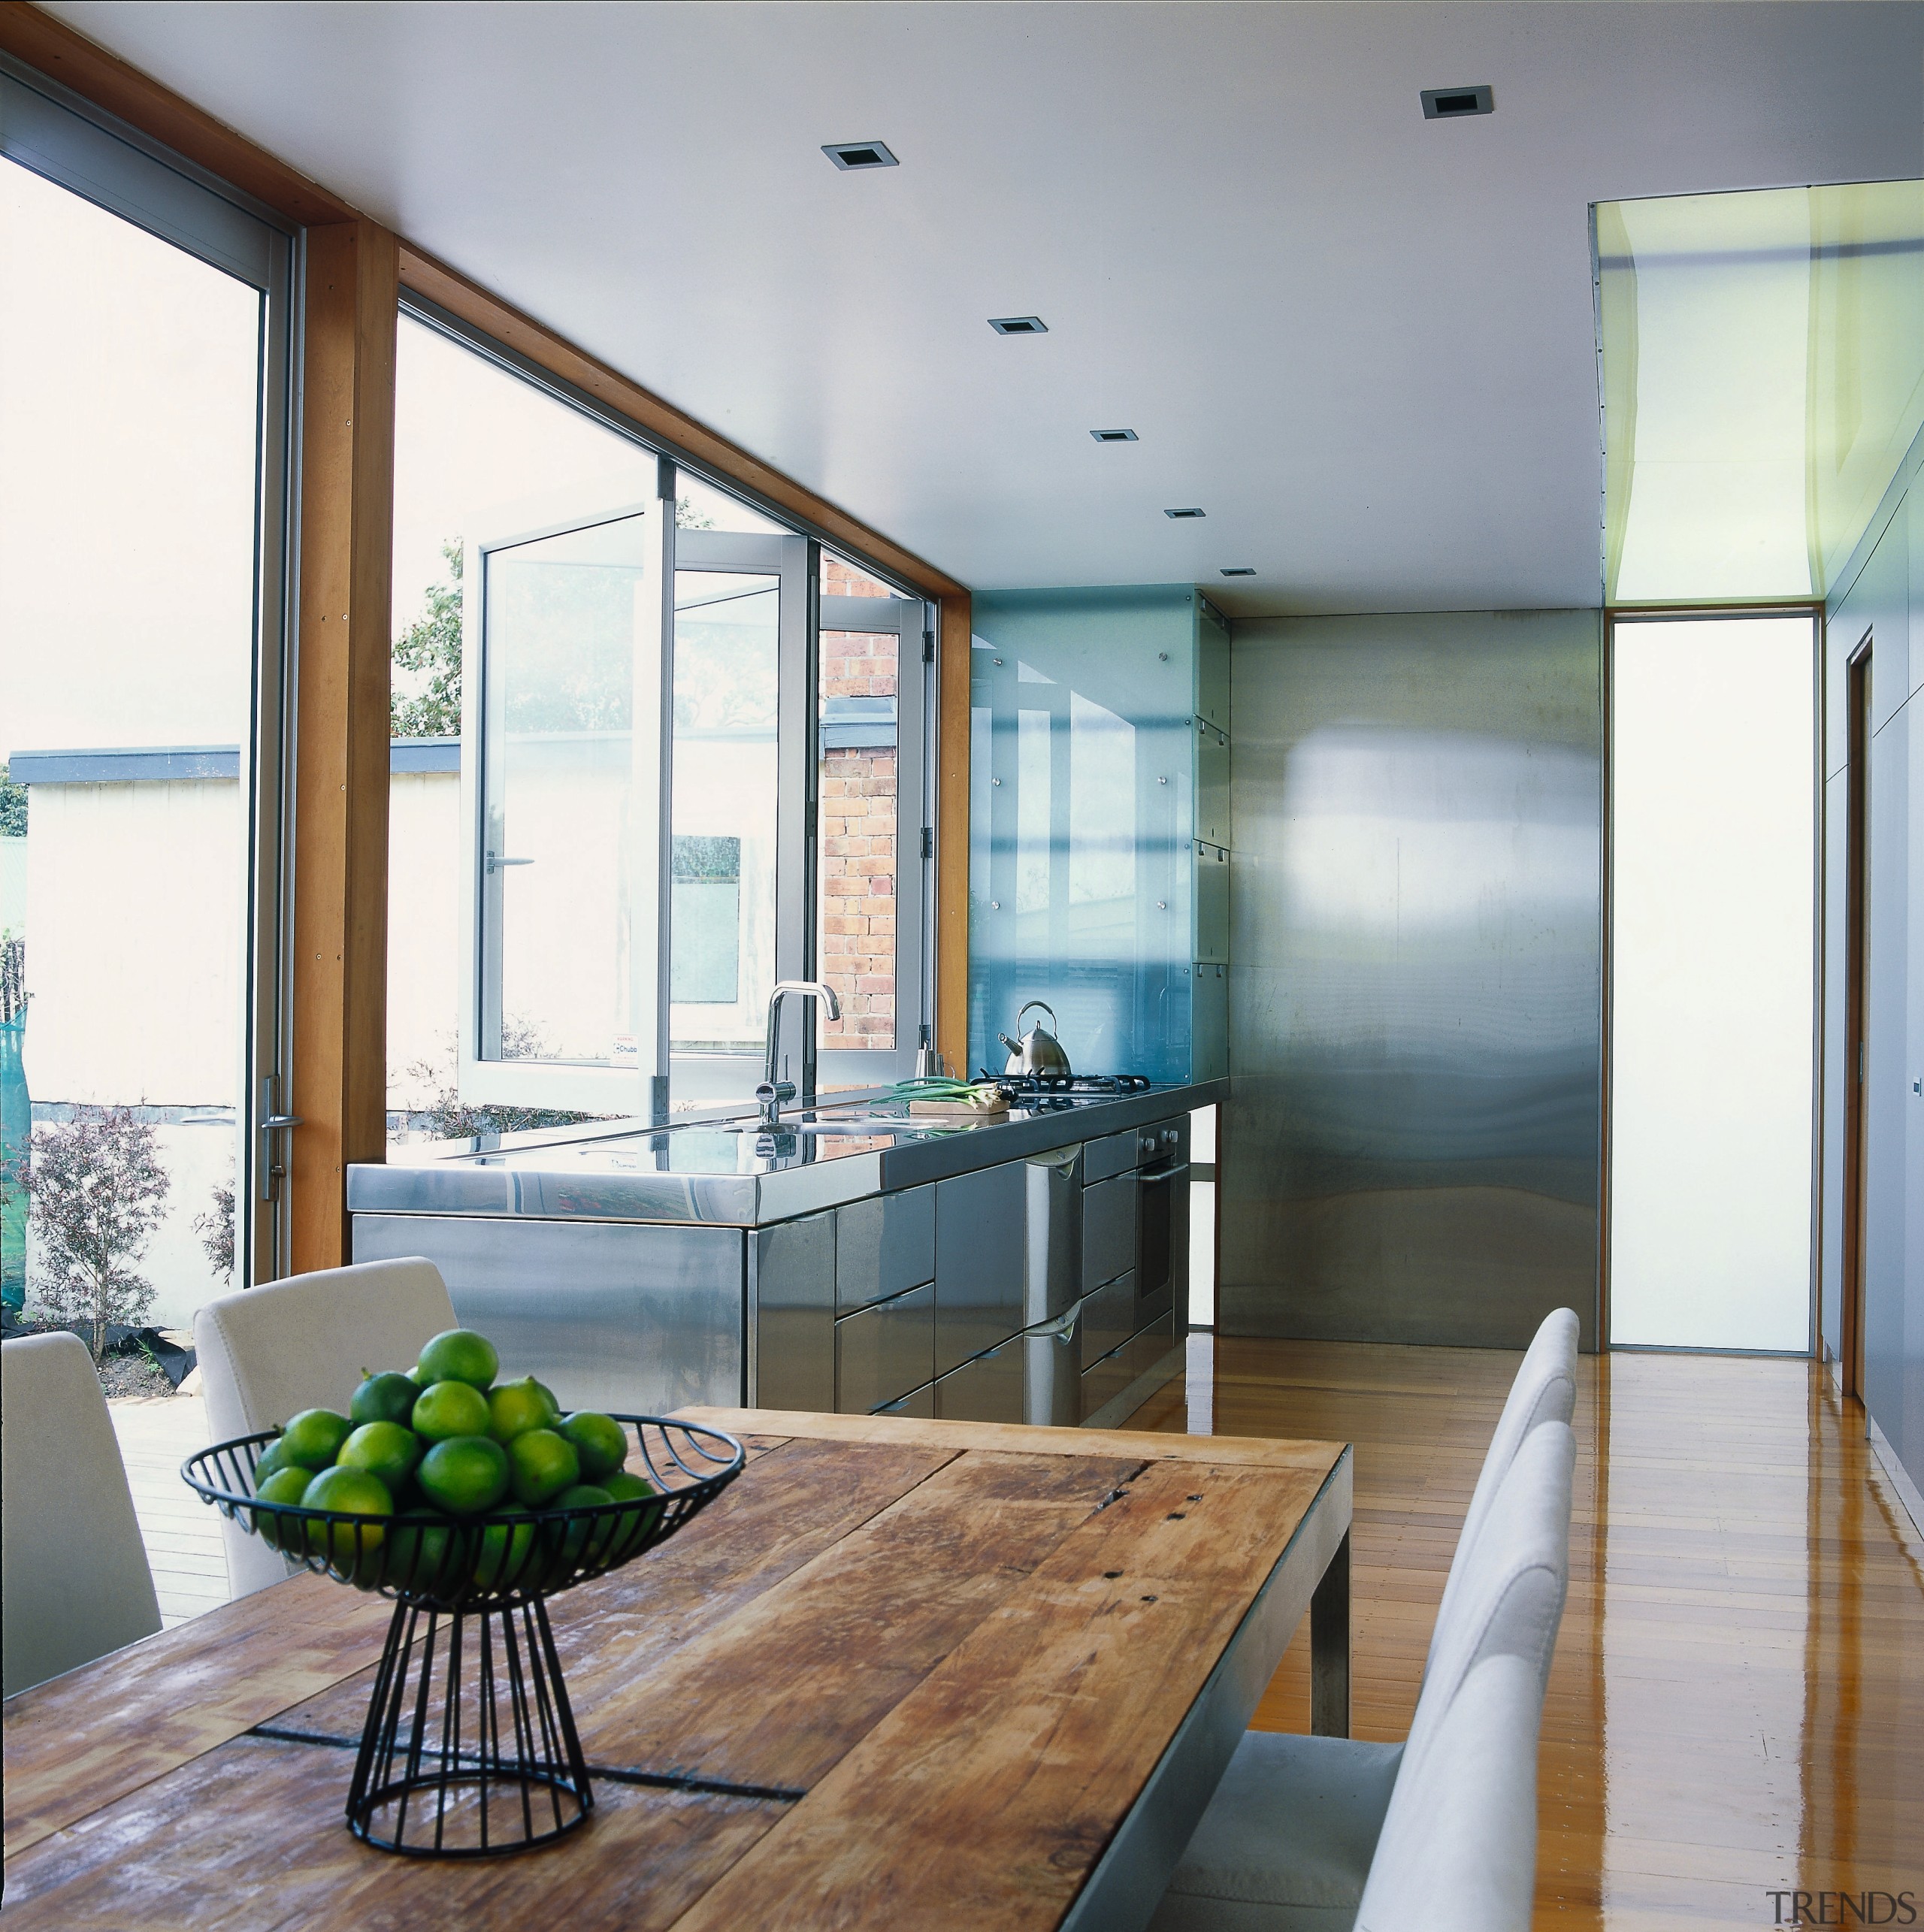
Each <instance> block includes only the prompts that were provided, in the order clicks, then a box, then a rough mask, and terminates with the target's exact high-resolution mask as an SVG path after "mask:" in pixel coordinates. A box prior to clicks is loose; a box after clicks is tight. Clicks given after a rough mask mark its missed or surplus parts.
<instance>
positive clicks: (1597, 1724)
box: [1129, 1335, 1924, 1932]
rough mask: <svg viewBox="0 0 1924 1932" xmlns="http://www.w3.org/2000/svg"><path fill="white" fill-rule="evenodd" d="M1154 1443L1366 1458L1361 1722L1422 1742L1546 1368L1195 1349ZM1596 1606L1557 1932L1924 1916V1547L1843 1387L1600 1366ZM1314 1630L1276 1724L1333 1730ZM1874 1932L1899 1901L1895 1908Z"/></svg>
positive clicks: (1718, 1359) (1281, 1696)
mask: <svg viewBox="0 0 1924 1932" xmlns="http://www.w3.org/2000/svg"><path fill="white" fill-rule="evenodd" d="M1519 1359H1520V1357H1519V1356H1517V1355H1514V1354H1510V1353H1502V1352H1499V1351H1496V1350H1475V1349H1451V1348H1405V1347H1387V1346H1378V1345H1375V1344H1363V1343H1342V1342H1307V1341H1261V1340H1242V1339H1235V1338H1222V1339H1221V1340H1218V1339H1216V1338H1212V1337H1210V1336H1208V1335H1194V1336H1192V1337H1191V1338H1190V1365H1189V1374H1188V1377H1187V1386H1185V1383H1184V1380H1181V1379H1178V1380H1176V1381H1175V1382H1173V1383H1170V1384H1169V1386H1168V1387H1167V1388H1166V1389H1163V1390H1162V1391H1160V1392H1158V1394H1157V1395H1155V1396H1154V1397H1153V1398H1151V1401H1149V1402H1148V1404H1145V1406H1144V1407H1142V1409H1141V1410H1138V1412H1137V1413H1136V1415H1134V1416H1132V1417H1131V1418H1130V1423H1129V1426H1130V1427H1131V1428H1134V1429H1169V1430H1188V1431H1191V1432H1196V1433H1206V1432H1215V1433H1217V1434H1221V1435H1280V1436H1308V1437H1316V1438H1326V1439H1339V1440H1343V1441H1351V1442H1353V1443H1354V1444H1355V1445H1356V1462H1355V1473H1356V1519H1355V1528H1354V1533H1353V1535H1354V1540H1353V1545H1352V1550H1353V1559H1352V1560H1353V1562H1354V1586H1353V1587H1354V1600H1353V1601H1354V1700H1355V1717H1354V1728H1355V1733H1356V1734H1357V1736H1358V1737H1376V1738H1397V1737H1402V1736H1403V1735H1404V1734H1405V1733H1406V1731H1408V1726H1409V1721H1410V1716H1411V1712H1412V1710H1414V1707H1415V1702H1416V1695H1417V1686H1418V1684H1419V1682H1420V1677H1421V1674H1422V1668H1423V1656H1424V1653H1425V1652H1426V1649H1427V1648H1428V1646H1429V1633H1430V1628H1431V1625H1432V1622H1433V1621H1434V1619H1435V1612H1436V1604H1437V1601H1438V1598H1439V1597H1440V1596H1441V1593H1442V1588H1443V1579H1444V1577H1445V1574H1446V1572H1447V1571H1448V1568H1449V1564H1450V1559H1451V1555H1452V1553H1454V1550H1455V1547H1456V1538H1457V1530H1458V1528H1460V1525H1461V1524H1462V1522H1463V1513H1464V1511H1465V1510H1466V1508H1467V1507H1468V1505H1469V1498H1470V1492H1471V1490H1472V1488H1473V1487H1474V1486H1475V1482H1476V1477H1477V1472H1478V1469H1479V1468H1481V1463H1482V1459H1483V1453H1484V1447H1485V1446H1486V1445H1487V1443H1488V1441H1489V1438H1490V1432H1491V1430H1492V1429H1493V1428H1494V1427H1495V1425H1496V1417H1497V1415H1498V1413H1499V1410H1501V1409H1502V1404H1503V1398H1504V1396H1505V1393H1506V1392H1508V1387H1509V1384H1510V1380H1511V1377H1512V1376H1513V1375H1514V1374H1515V1372H1516V1367H1517V1362H1518V1360H1519ZM1575 1429H1576V1435H1577V1450H1578V1459H1577V1472H1576V1489H1575V1511H1574V1522H1573V1526H1572V1542H1571V1571H1570V1595H1569V1604H1568V1607H1567V1608H1566V1610H1565V1613H1564V1618H1563V1625H1562V1631H1561V1632H1560V1634H1559V1640H1558V1643H1557V1648H1556V1657H1555V1660H1554V1662H1553V1666H1552V1669H1551V1673H1550V1690H1549V1695H1548V1698H1547V1701H1546V1703H1545V1706H1544V1722H1543V1737H1542V1746H1541V1755H1540V1758H1539V1759H1538V1820H1539V1836H1538V1861H1537V1909H1536V1918H1535V1923H1536V1925H1537V1927H1538V1928H1539V1932H1545V1929H1546V1928H1555V1932H1591V1928H1608V1932H1669V1928H1671V1927H1679V1928H1681V1927H1725V1926H1728V1927H1760V1926H1768V1925H1772V1924H1779V1923H1781V1924H1790V1923H1792V1922H1793V1920H1792V1912H1793V1909H1794V1908H1793V1906H1792V1903H1791V1901H1790V1900H1788V1899H1786V1900H1781V1901H1779V1900H1773V1898H1772V1897H1771V1894H1772V1893H1773V1892H1774V1891H1805V1892H1808V1893H1810V1894H1812V1897H1811V1900H1810V1901H1809V1903H1808V1904H1807V1905H1806V1906H1805V1907H1804V1911H1805V1913H1806V1914H1807V1915H1814V1913H1815V1912H1817V1910H1818V1909H1819V1908H1820V1898H1819V1897H1818V1895H1819V1894H1823V1893H1829V1894H1832V1898H1831V1900H1830V1902H1829V1905H1828V1906H1826V1907H1825V1908H1824V1909H1826V1910H1827V1911H1828V1912H1829V1914H1830V1916H1829V1918H1825V1919H1823V1920H1819V1919H1817V1918H1815V1917H1814V1916H1807V1917H1806V1918H1805V1921H1804V1922H1806V1923H1829V1924H1836V1923H1839V1922H1846V1923H1850V1924H1856V1923H1857V1922H1858V1920H1857V1918H1856V1916H1855V1915H1854V1914H1853V1915H1851V1916H1850V1917H1848V1918H1841V1915H1842V1914H1843V1913H1844V1910H1845V1908H1844V1906H1843V1905H1842V1904H1841V1902H1840V1901H1838V1900H1837V1898H1836V1897H1835V1894H1838V1893H1840V1892H1846V1893H1849V1894H1851V1899H1852V1904H1853V1906H1856V1904H1857V1903H1859V1900H1861V1898H1862V1894H1864V1893H1865V1892H1867V1891H1871V1892H1877V1891H1882V1892H1885V1893H1892V1894H1895V1893H1902V1892H1906V1891H1907V1892H1909V1893H1910V1894H1913V1898H1914V1900H1915V1901H1916V1908H1915V1909H1916V1913H1917V1918H1916V1921H1907V1919H1906V1918H1905V1916H1904V1912H1902V1911H1901V1909H1896V1910H1893V1911H1892V1919H1894V1922H1895V1923H1898V1924H1904V1923H1906V1922H1919V1923H1924V1538H1920V1537H1919V1533H1918V1529H1917V1526H1916V1525H1914V1524H1913V1523H1912V1522H1911V1521H1910V1517H1909V1516H1907V1514H1906V1513H1905V1510H1904V1505H1903V1504H1902V1503H1901V1501H1899V1500H1898V1498H1897V1496H1896V1495H1895V1494H1894V1493H1893V1492H1892V1490H1891V1489H1890V1488H1889V1485H1888V1484H1887V1483H1886V1481H1885V1480H1884V1478H1883V1475H1882V1473H1881V1472H1880V1470H1879V1469H1878V1468H1877V1464H1876V1462H1875V1460H1874V1458H1873V1457H1872V1456H1871V1453H1870V1450H1869V1447H1868V1444H1867V1443H1866V1442H1865V1440H1864V1420H1863V1411H1862V1409H1861V1408H1860V1407H1859V1406H1858V1404H1856V1402H1854V1401H1850V1402H1846V1401H1841V1400H1840V1398H1838V1395H1837V1394H1836V1392H1835V1388H1834V1386H1833V1385H1832V1383H1831V1381H1830V1380H1829V1376H1828V1374H1826V1371H1824V1370H1823V1369H1821V1368H1817V1367H1816V1366H1814V1365H1812V1364H1811V1363H1808V1362H1798V1361H1784V1360H1772V1359H1759V1358H1756V1357H1740V1356H1684V1355H1638V1354H1629V1353H1625V1354H1617V1355H1610V1356H1584V1357H1583V1358H1582V1360H1581V1364H1580V1365H1579V1374H1578V1402H1577V1413H1576V1416H1575ZM1254 1722H1255V1724H1256V1725H1257V1728H1262V1729H1268V1730H1278V1731H1307V1730H1308V1728H1309V1668H1308V1640H1307V1637H1306V1634H1299V1636H1298V1638H1297V1640H1296V1642H1295V1643H1293V1644H1292V1645H1291V1646H1290V1651H1289V1652H1288V1654H1287V1655H1286V1656H1285V1657H1284V1660H1283V1663H1282V1667H1281V1669H1280V1670H1278V1673H1277V1674H1276V1677H1275V1680H1274V1682H1273V1683H1272V1684H1271V1686H1270V1687H1269V1692H1268V1693H1267V1695H1266V1696H1265V1697H1264V1698H1263V1703H1262V1705H1261V1707H1260V1709H1259V1710H1258V1711H1257V1715H1256V1718H1255V1720H1254ZM1871 1903H1872V1914H1871V1922H1873V1923H1877V1922H1892V1921H1889V1920H1886V1919H1885V1918H1883V1914H1884V1913H1885V1912H1886V1910H1887V1909H1890V1908H1886V1907H1885V1906H1883V1905H1881V1904H1880V1903H1877V1902H1875V1901H1872V1902H1871Z"/></svg>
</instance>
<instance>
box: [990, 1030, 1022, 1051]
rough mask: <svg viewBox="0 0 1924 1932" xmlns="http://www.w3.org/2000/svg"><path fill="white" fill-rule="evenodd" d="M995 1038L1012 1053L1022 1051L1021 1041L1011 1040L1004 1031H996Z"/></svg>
mask: <svg viewBox="0 0 1924 1932" xmlns="http://www.w3.org/2000/svg"><path fill="white" fill-rule="evenodd" d="M996 1038H997V1039H999V1040H1000V1042H1002V1043H1003V1045H1004V1046H1006V1048H1008V1049H1009V1051H1010V1052H1011V1053H1012V1054H1019V1053H1021V1051H1022V1042H1021V1041H1020V1040H1012V1039H1010V1038H1009V1036H1008V1035H1007V1034H1006V1033H998V1034H997V1036H996Z"/></svg>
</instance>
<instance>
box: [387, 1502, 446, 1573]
mask: <svg viewBox="0 0 1924 1932" xmlns="http://www.w3.org/2000/svg"><path fill="white" fill-rule="evenodd" d="M452 1534H454V1525H452V1523H451V1522H449V1521H448V1519H447V1518H446V1516H443V1515H442V1514H441V1513H440V1510H424V1509H416V1510H408V1511H407V1513H405V1514H404V1515H402V1516H398V1517H396V1518H395V1521H394V1522H393V1523H392V1524H391V1525H389V1529H388V1542H387V1567H386V1571H385V1572H384V1580H385V1581H386V1582H387V1583H391V1584H392V1585H393V1586H395V1588H396V1589H402V1590H408V1589H413V1590H428V1591H436V1592H440V1591H443V1590H444V1589H446V1587H448V1586H450V1585H451V1584H452V1583H453V1581H454V1579H453V1578H452V1576H450V1575H447V1574H445V1573H446V1570H447V1567H448V1539H449V1537H451V1536H452Z"/></svg>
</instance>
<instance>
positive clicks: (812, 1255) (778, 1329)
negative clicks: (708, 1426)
mask: <svg viewBox="0 0 1924 1932" xmlns="http://www.w3.org/2000/svg"><path fill="white" fill-rule="evenodd" d="M749 1243H750V1245H749V1317H750V1320H752V1322H753V1323H754V1325H755V1377H754V1380H755V1386H754V1388H753V1389H752V1390H751V1391H750V1392H749V1400H750V1401H751V1402H752V1403H753V1404H755V1407H758V1408H764V1409H809V1410H815V1411H821V1410H832V1409H833V1407H835V1216H834V1214H833V1213H832V1212H830V1213H828V1214H809V1215H807V1216H805V1217H803V1219H802V1220H797V1221H784V1222H782V1223H779V1224H778V1225H777V1226H774V1227H772V1228H758V1229H756V1231H755V1233H754V1234H753V1235H751V1236H750V1237H749Z"/></svg>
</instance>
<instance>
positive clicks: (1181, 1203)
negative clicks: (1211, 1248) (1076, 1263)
mask: <svg viewBox="0 0 1924 1932" xmlns="http://www.w3.org/2000/svg"><path fill="white" fill-rule="evenodd" d="M1136 1185H1137V1189H1138V1196H1137V1198H1138V1202H1139V1217H1138V1220H1137V1224H1136V1225H1137V1230H1138V1232H1137V1248H1136V1253H1137V1261H1136V1326H1137V1327H1138V1328H1141V1327H1142V1326H1145V1324H1146V1323H1150V1322H1153V1321H1154V1320H1156V1319H1157V1317H1158V1316H1161V1315H1166V1314H1169V1313H1170V1311H1172V1310H1174V1311H1175V1312H1176V1313H1178V1314H1179V1315H1180V1316H1181V1318H1182V1324H1183V1326H1185V1327H1186V1326H1187V1323H1188V1320H1189V1163H1188V1161H1187V1160H1185V1159H1183V1158H1181V1156H1180V1155H1178V1156H1177V1157H1176V1158H1175V1159H1173V1160H1169V1161H1166V1162H1164V1163H1163V1164H1162V1165H1160V1166H1156V1167H1148V1168H1145V1169H1142V1172H1140V1173H1139V1175H1137V1176H1136Z"/></svg>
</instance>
